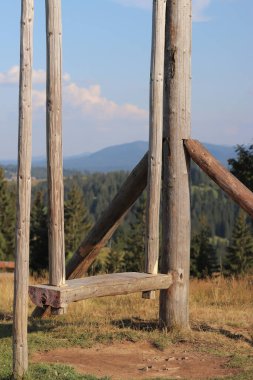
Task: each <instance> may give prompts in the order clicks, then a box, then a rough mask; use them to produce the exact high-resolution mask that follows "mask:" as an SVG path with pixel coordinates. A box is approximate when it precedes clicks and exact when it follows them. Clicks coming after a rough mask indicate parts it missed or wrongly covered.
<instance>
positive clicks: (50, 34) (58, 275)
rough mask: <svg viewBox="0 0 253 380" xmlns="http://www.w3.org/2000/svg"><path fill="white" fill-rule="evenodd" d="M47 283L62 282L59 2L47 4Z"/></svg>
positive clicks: (62, 218) (56, 0)
mask: <svg viewBox="0 0 253 380" xmlns="http://www.w3.org/2000/svg"><path fill="white" fill-rule="evenodd" d="M46 34H47V171H48V213H49V227H48V229H49V231H48V233H49V237H48V238H49V281H50V284H51V285H56V286H60V285H63V284H64V282H65V245H64V197H63V169H62V25H61V0H46Z"/></svg>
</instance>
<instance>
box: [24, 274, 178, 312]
mask: <svg viewBox="0 0 253 380" xmlns="http://www.w3.org/2000/svg"><path fill="white" fill-rule="evenodd" d="M172 282H173V280H172V275H171V274H168V275H164V274H158V275H153V274H147V273H134V272H130V273H113V274H105V275H99V276H93V277H86V278H82V279H75V280H68V281H66V285H65V286H61V287H57V286H50V285H32V286H30V287H29V295H30V298H31V300H32V302H33V303H35V305H37V306H39V307H44V306H51V307H53V308H61V307H65V306H66V305H68V304H69V303H71V302H76V301H80V300H85V299H88V298H93V297H104V296H115V295H120V294H129V293H136V292H141V291H150V290H158V289H168V288H169V287H170V286H171V285H172Z"/></svg>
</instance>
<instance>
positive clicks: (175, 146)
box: [160, 0, 192, 328]
mask: <svg viewBox="0 0 253 380" xmlns="http://www.w3.org/2000/svg"><path fill="white" fill-rule="evenodd" d="M191 6H192V4H191V0H177V1H168V2H167V11H166V32H165V39H166V42H165V92H164V147H163V210H162V213H163V248H162V268H161V269H162V270H161V271H162V273H168V272H170V271H171V272H172V273H174V277H175V278H174V281H175V284H173V286H172V287H171V288H170V289H168V290H163V291H161V293H160V322H161V326H164V327H168V328H173V327H178V328H188V326H189V310H188V298H189V296H188V293H189V266H190V185H189V156H188V154H187V152H186V151H185V150H184V144H183V139H187V138H189V136H190V124H191V101H190V99H191Z"/></svg>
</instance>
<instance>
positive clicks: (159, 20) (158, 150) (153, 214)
mask: <svg viewBox="0 0 253 380" xmlns="http://www.w3.org/2000/svg"><path fill="white" fill-rule="evenodd" d="M165 13H166V0H153V32H152V52H151V73H150V116H149V159H148V161H149V162H148V165H149V167H148V186H147V208H146V216H147V222H146V242H145V255H146V263H145V271H146V272H147V273H151V274H156V273H157V270H158V258H159V214H160V196H161V173H162V138H163V88H164V44H165ZM142 296H143V298H155V292H154V291H152V292H144V293H143V295H142Z"/></svg>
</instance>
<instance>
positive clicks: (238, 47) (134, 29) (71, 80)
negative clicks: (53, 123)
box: [0, 0, 253, 159]
mask: <svg viewBox="0 0 253 380" xmlns="http://www.w3.org/2000/svg"><path fill="white" fill-rule="evenodd" d="M20 3H21V1H20V0H9V1H4V2H2V4H1V14H0V46H1V51H2V54H1V61H0V101H1V111H0V159H4V158H6V159H8V158H15V157H16V155H17V125H18V122H17V120H18V113H17V110H18V107H17V101H18V64H19V19H20ZM151 5H152V1H151V0H62V14H63V71H64V81H63V132H64V134H63V145H64V155H73V154H79V153H82V152H92V151H96V150H98V149H101V148H103V147H105V146H109V145H115V144H120V143H124V142H130V141H135V140H147V138H148V99H149V93H148V92H149V70H150V45H151V17H152V15H151ZM193 14H194V23H193V54H192V74H193V81H192V135H193V137H194V138H198V139H200V140H201V141H205V142H211V143H216V144H228V145H233V144H237V143H239V144H242V143H250V142H251V143H252V142H253V102H252V98H253V42H252V41H253V39H252V36H253V23H252V19H253V1H252V0H193ZM44 17H45V16H44V0H35V25H34V65H33V66H34V87H33V105H34V107H33V108H34V112H33V155H35V156H39V155H44V154H45V60H46V57H45V51H46V49H45V18H44Z"/></svg>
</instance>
